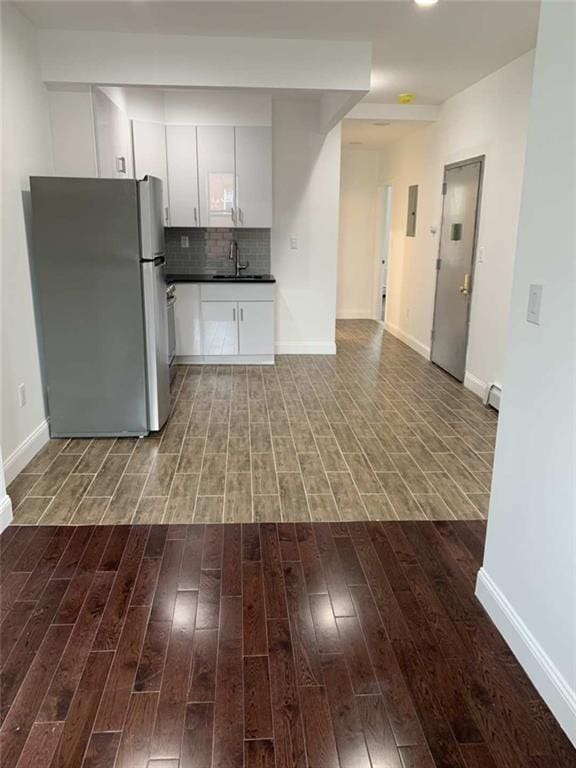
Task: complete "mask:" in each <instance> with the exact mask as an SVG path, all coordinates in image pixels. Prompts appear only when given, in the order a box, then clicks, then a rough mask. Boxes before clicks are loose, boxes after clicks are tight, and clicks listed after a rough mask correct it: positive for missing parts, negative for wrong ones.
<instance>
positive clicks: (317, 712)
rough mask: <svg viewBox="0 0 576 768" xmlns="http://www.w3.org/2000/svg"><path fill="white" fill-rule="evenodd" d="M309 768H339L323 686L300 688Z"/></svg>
mask: <svg viewBox="0 0 576 768" xmlns="http://www.w3.org/2000/svg"><path fill="white" fill-rule="evenodd" d="M300 703H301V706H302V719H303V721H304V734H305V739H306V753H307V755H308V766H309V768H339V765H340V764H339V761H338V752H337V751H336V742H335V740H334V732H333V730H332V723H331V721H330V709H329V707H328V701H327V697H326V691H325V689H324V687H323V686H308V687H306V688H300Z"/></svg>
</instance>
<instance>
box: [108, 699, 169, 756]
mask: <svg viewBox="0 0 576 768" xmlns="http://www.w3.org/2000/svg"><path fill="white" fill-rule="evenodd" d="M158 695H159V694H158V693H152V692H149V693H133V694H132V696H131V697H130V706H129V707H128V714H127V716H126V723H125V724H124V729H123V731H122V738H121V740H120V748H119V750H118V757H117V758H116V763H115V767H114V768H146V766H147V764H148V758H149V756H150V740H151V738H152V729H153V727H154V718H155V716H156V707H157V704H158Z"/></svg>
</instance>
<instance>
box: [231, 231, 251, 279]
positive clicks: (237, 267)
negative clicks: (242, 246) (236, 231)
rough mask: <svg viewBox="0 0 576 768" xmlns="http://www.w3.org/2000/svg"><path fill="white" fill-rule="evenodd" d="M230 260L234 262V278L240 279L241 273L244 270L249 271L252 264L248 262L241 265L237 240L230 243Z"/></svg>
mask: <svg viewBox="0 0 576 768" xmlns="http://www.w3.org/2000/svg"><path fill="white" fill-rule="evenodd" d="M228 258H229V259H230V260H232V261H234V276H235V277H240V273H241V272H242V270H243V269H248V267H249V266H250V262H249V261H247V262H246V264H240V250H239V248H238V243H237V242H236V240H232V242H231V243H230V253H229V254H228Z"/></svg>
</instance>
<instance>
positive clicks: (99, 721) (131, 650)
mask: <svg viewBox="0 0 576 768" xmlns="http://www.w3.org/2000/svg"><path fill="white" fill-rule="evenodd" d="M149 562H153V561H152V560H150V561H149ZM147 623H148V608H147V607H145V606H143V607H132V608H129V609H128V613H127V614H126V622H125V624H124V628H123V630H122V634H121V636H120V641H119V643H118V649H117V652H116V654H115V657H114V662H113V663H112V667H111V669H110V674H109V675H108V680H107V682H106V687H105V689H104V692H103V694H102V701H101V702H100V709H99V710H98V714H97V716H96V723H95V726H94V727H95V729H96V730H97V731H121V730H122V726H123V724H124V718H125V717H126V712H127V711H128V705H129V703H130V695H131V693H132V687H133V685H134V678H135V676H136V669H137V667H138V661H139V659H140V652H141V650H142V645H143V642H144V635H145V632H146V625H147Z"/></svg>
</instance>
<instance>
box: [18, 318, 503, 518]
mask: <svg viewBox="0 0 576 768" xmlns="http://www.w3.org/2000/svg"><path fill="white" fill-rule="evenodd" d="M337 348H338V353H337V355H336V356H335V357H334V356H299V355H290V356H279V357H277V363H276V365H275V366H273V367H272V366H271V367H266V366H251V367H240V366H236V367H234V366H207V365H206V366H180V367H179V369H178V374H177V377H176V379H175V382H174V385H173V407H172V413H171V416H170V419H169V421H168V423H167V424H166V426H165V427H164V429H163V430H162V431H161V432H160V433H153V434H151V435H149V436H148V437H146V438H144V439H142V440H138V439H132V438H126V439H118V440H115V439H99V440H79V439H76V440H70V441H67V440H51V441H50V442H49V443H48V445H47V446H46V447H45V448H44V449H43V450H42V451H41V452H40V453H39V454H38V455H37V456H36V457H35V458H34V459H33V460H32V462H30V464H29V465H28V466H27V467H26V468H25V469H24V471H23V472H22V473H21V474H20V475H19V476H18V477H17V478H16V479H15V480H14V482H13V483H12V484H11V486H10V487H9V489H8V492H9V494H10V495H11V497H12V503H13V507H14V523H15V524H17V525H36V524H42V525H69V524H70V525H83V524H87V525H89V524H99V523H103V524H122V523H132V524H136V523H147V524H148V523H191V522H199V523H206V522H252V521H253V522H264V521H272V522H279V521H284V522H296V521H299V522H306V521H313V522H318V521H352V520H454V519H459V520H462V519H464V520H473V519H482V518H485V517H486V515H487V511H488V502H489V491H490V482H491V467H492V461H493V450H494V442H495V436H496V425H497V416H496V412H495V411H492V410H488V409H486V408H484V407H483V405H482V403H481V402H480V401H479V399H478V398H477V397H476V396H475V395H473V394H472V393H470V392H469V391H468V390H466V389H464V387H463V386H462V385H460V384H459V383H458V382H456V381H455V380H454V379H452V378H451V377H450V376H448V375H446V374H445V373H443V372H442V371H441V370H440V369H438V368H437V367H435V366H434V365H432V364H430V363H428V362H427V361H426V360H424V359H423V358H422V357H421V356H420V355H418V354H417V353H416V352H414V351H413V350H412V349H410V348H409V347H407V346H406V345H405V344H403V343H402V342H400V341H398V340H397V339H396V338H395V337H393V336H391V335H390V334H388V333H386V332H385V331H383V329H382V326H381V325H380V324H379V323H376V322H374V321H369V320H344V321H339V322H338V326H337Z"/></svg>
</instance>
